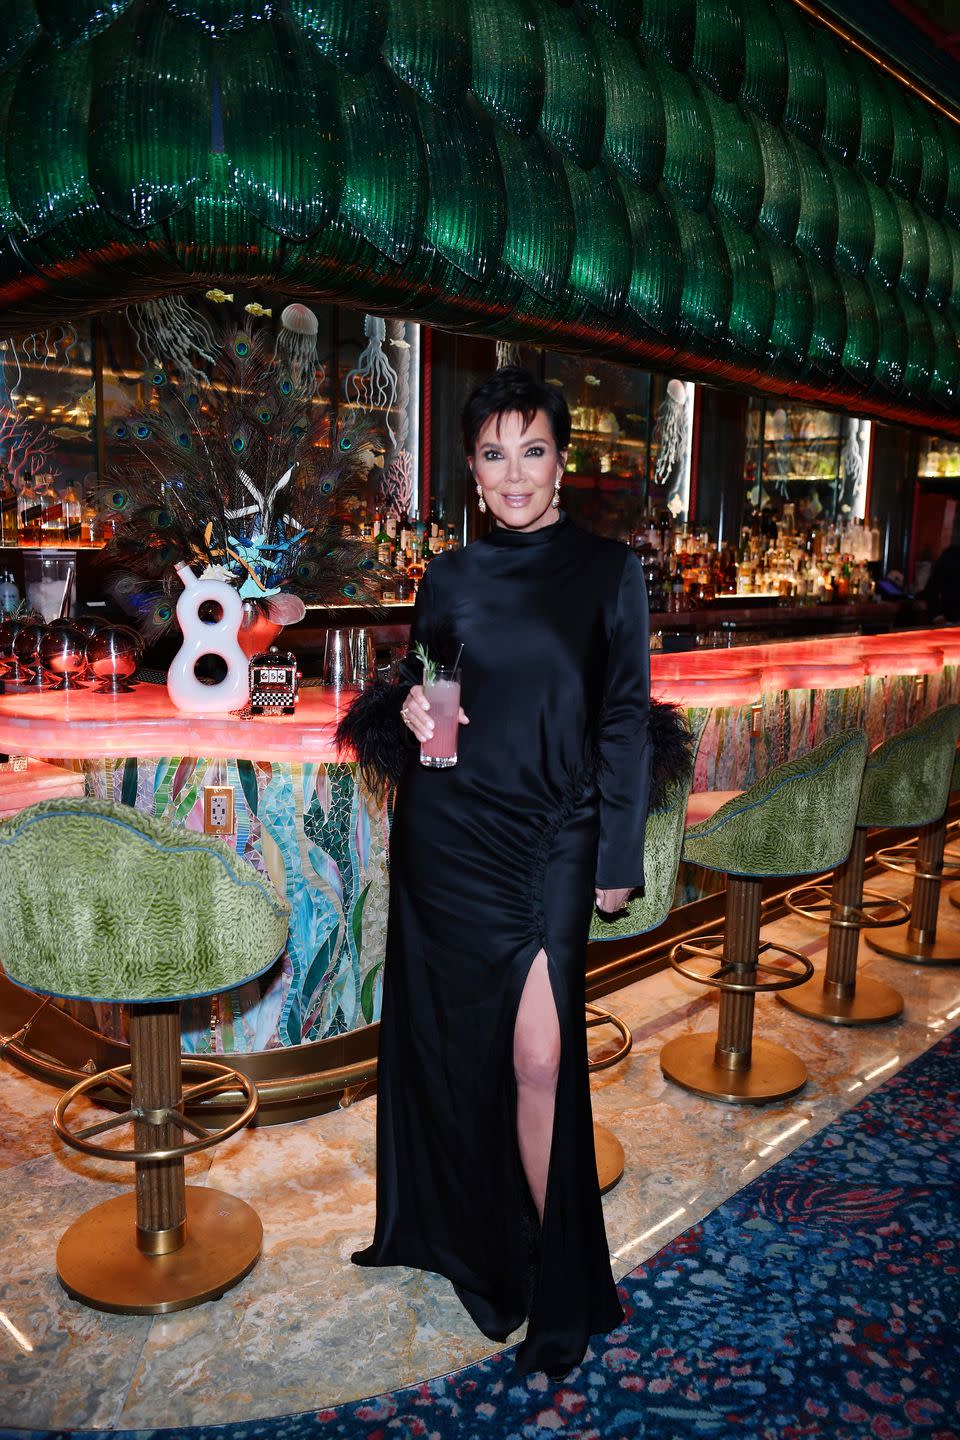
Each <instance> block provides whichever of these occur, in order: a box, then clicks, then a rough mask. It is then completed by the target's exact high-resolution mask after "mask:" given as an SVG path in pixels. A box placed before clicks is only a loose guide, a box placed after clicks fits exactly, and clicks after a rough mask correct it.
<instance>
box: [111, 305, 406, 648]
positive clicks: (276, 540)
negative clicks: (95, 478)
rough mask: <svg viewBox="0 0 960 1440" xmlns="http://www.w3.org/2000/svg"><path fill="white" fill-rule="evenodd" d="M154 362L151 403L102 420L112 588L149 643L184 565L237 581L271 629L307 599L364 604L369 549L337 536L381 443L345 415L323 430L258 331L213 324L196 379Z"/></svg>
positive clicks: (304, 392)
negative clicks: (209, 356) (216, 328)
mask: <svg viewBox="0 0 960 1440" xmlns="http://www.w3.org/2000/svg"><path fill="white" fill-rule="evenodd" d="M196 378H197V377H196V374H195V373H194V374H193V375H186V376H184V375H177V374H173V373H170V372H168V370H167V369H165V368H164V366H163V365H156V366H153V367H150V368H149V369H148V371H147V372H146V379H147V381H148V382H149V386H150V389H151V392H152V403H151V404H150V405H149V407H148V408H147V409H145V410H144V411H143V412H142V413H140V414H136V415H131V416H124V417H122V418H118V419H117V420H115V421H114V422H112V425H111V443H112V450H113V455H114V457H115V459H114V463H113V464H112V466H111V472H110V483H109V485H108V488H107V492H106V517H107V518H108V519H112V520H113V521H114V522H115V523H116V527H117V528H116V533H115V536H114V539H113V540H112V541H111V546H110V552H111V553H110V554H109V556H108V558H109V559H111V560H112V561H113V562H114V565H115V573H114V575H113V577H112V582H111V589H112V591H113V593H114V595H115V597H116V599H117V600H118V602H119V603H120V604H121V605H122V606H123V607H124V608H125V609H126V610H127V611H128V613H132V614H133V615H134V616H135V618H136V619H137V621H138V624H139V625H140V628H141V629H142V630H143V632H144V634H145V635H146V636H147V638H148V639H155V638H157V637H158V636H159V635H160V634H162V633H163V631H164V630H165V629H166V628H167V627H168V626H169V625H170V624H171V623H172V622H173V616H174V603H173V601H174V597H175V596H176V595H177V594H178V593H179V589H180V583H179V581H178V580H177V579H176V574H175V569H174V567H175V566H176V565H178V564H180V563H182V562H185V563H187V564H189V565H192V566H194V567H196V566H198V565H199V567H200V569H201V572H202V575H203V576H209V577H215V578H217V579H221V580H226V581H228V582H229V583H230V584H234V585H236V587H237V589H238V590H239V593H240V595H241V597H242V598H243V599H244V600H245V601H251V602H253V603H254V604H255V605H256V606H257V607H258V608H260V609H262V610H263V611H265V613H266V614H267V615H268V616H269V618H270V619H272V620H274V621H276V622H277V623H278V624H291V623H294V622H295V621H296V620H298V619H301V618H302V617H303V615H304V613H305V605H306V604H308V603H315V604H320V605H324V604H326V605H329V604H335V603H338V602H339V603H342V601H343V599H344V598H346V599H348V600H354V601H360V602H365V603H368V604H375V603H376V594H377V590H378V586H377V585H376V584H375V583H374V582H375V578H376V571H377V565H376V558H375V554H374V551H373V549H372V547H371V546H370V545H369V544H366V543H364V542H362V541H358V540H353V539H349V538H344V535H343V518H344V513H345V512H344V502H345V501H347V500H349V499H350V498H351V497H354V496H356V495H358V494H359V493H360V492H361V491H362V489H364V488H365V484H366V477H367V473H368V471H369V469H370V467H371V465H372V464H374V463H376V457H377V452H378V451H381V450H382V445H381V444H379V443H378V442H377V439H376V437H375V434H374V432H373V430H372V429H371V427H370V426H369V425H368V424H365V423H364V421H363V420H362V418H361V419H359V420H358V419H357V418H356V413H357V412H351V415H350V418H349V420H346V421H344V422H343V423H340V424H338V425H337V426H336V427H334V426H332V424H331V420H330V412H329V411H328V410H325V409H323V408H322V407H321V406H319V405H317V404H316V403H315V402H314V398H313V392H312V391H311V390H310V388H309V387H305V386H304V385H303V384H302V383H298V379H297V375H296V374H295V373H291V371H290V370H289V369H288V368H287V367H285V366H284V365H283V364H281V363H278V359H277V355H276V352H275V351H274V350H273V349H272V348H270V347H269V346H268V344H266V343H265V342H264V339H263V338H262V337H261V334H258V333H254V332H252V331H251V330H249V329H239V330H230V329H229V328H224V330H223V331H222V332H221V334H220V335H219V336H218V337H217V354H216V358H215V363H214V365H213V367H212V370H211V372H210V374H209V377H208V379H207V380H206V382H205V383H204V382H201V383H199V384H195V383H194V381H195V379H196Z"/></svg>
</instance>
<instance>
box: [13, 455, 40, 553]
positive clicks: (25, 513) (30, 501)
mask: <svg viewBox="0 0 960 1440" xmlns="http://www.w3.org/2000/svg"><path fill="white" fill-rule="evenodd" d="M41 480H42V476H41V474H40V470H39V468H38V469H36V470H34V471H33V473H32V474H31V475H30V476H29V477H28V478H27V479H25V480H24V482H23V484H22V485H21V487H20V494H19V496H18V497H17V528H18V530H19V532H20V543H21V544H23V545H39V543H40V520H41V517H42V515H43V506H42V504H41V503H40V500H39V495H38V488H39V486H40V483H41Z"/></svg>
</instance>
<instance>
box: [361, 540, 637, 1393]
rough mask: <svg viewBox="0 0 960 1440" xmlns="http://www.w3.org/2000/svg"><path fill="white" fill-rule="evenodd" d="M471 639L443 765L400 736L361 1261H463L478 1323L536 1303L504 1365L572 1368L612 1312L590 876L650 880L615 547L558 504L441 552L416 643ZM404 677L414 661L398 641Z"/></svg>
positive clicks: (511, 1319)
mask: <svg viewBox="0 0 960 1440" xmlns="http://www.w3.org/2000/svg"><path fill="white" fill-rule="evenodd" d="M418 640H419V641H421V642H422V643H423V644H424V645H426V647H427V649H428V650H429V651H430V653H431V655H434V656H435V657H436V658H438V659H445V658H447V657H448V656H449V658H453V656H455V654H456V651H457V650H458V649H459V647H460V645H461V644H462V645H463V647H464V648H463V658H462V662H461V665H462V691H461V697H462V704H463V708H464V710H465V712H466V714H467V716H468V717H469V720H470V724H469V725H468V726H461V728H460V732H459V760H458V764H457V766H456V768H455V769H449V770H428V769H425V768H424V767H422V766H421V765H420V764H419V763H418V760H417V757H416V752H413V753H412V754H411V757H410V761H409V763H408V764H407V765H406V767H405V769H404V773H403V776H402V778H401V780H400V783H399V786H398V789H397V795H396V806H395V815H394V823H393V830H392V834H391V843H390V911H389V921H388V930H387V948H386V964H385V969H384V990H383V1009H382V1019H381V1025H380V1059H379V1073H378V1088H377V1095H378V1100H377V1104H378V1110H377V1220H376V1233H375V1236H374V1240H373V1243H372V1245H370V1246H369V1248H367V1249H365V1250H362V1251H359V1252H357V1253H356V1254H355V1255H354V1256H353V1259H354V1261H355V1262H356V1263H357V1264H359V1265H409V1266H414V1267H416V1268H418V1269H425V1270H433V1271H436V1272H438V1273H439V1274H441V1275H445V1276H447V1278H448V1279H449V1280H450V1281H452V1283H453V1285H454V1287H455V1289H456V1291H457V1294H458V1295H459V1297H460V1299H461V1301H462V1303H463V1304H464V1306H465V1307H466V1309H467V1310H468V1311H469V1313H470V1315H471V1316H472V1317H473V1320H474V1321H475V1323H476V1324H477V1325H478V1327H479V1328H480V1329H481V1330H482V1331H483V1333H484V1334H485V1335H487V1336H489V1337H490V1338H491V1339H494V1340H504V1339H506V1337H507V1336H508V1335H509V1334H510V1333H511V1331H513V1330H514V1329H516V1327H517V1326H519V1325H520V1324H522V1322H523V1320H524V1318H525V1317H527V1316H529V1324H528V1327H527V1334H526V1338H525V1339H524V1341H523V1342H522V1344H521V1345H520V1347H519V1351H518V1355H517V1368H518V1370H519V1371H520V1372H521V1373H526V1372H528V1371H533V1370H547V1371H549V1372H555V1371H561V1370H566V1369H568V1368H570V1367H572V1366H573V1365H576V1364H577V1363H579V1361H580V1360H581V1359H582V1358H583V1354H584V1351H585V1349H586V1346H587V1342H588V1338H589V1336H590V1335H591V1334H594V1333H599V1332H606V1331H609V1330H611V1329H613V1328H614V1327H615V1326H617V1325H618V1324H619V1323H620V1321H621V1319H622V1310H621V1306H620V1302H619V1300H618V1298H617V1292H616V1287H615V1285H614V1282H613V1278H612V1275H611V1271H610V1261H609V1256H608V1252H607V1242H606V1235H605V1232H604V1225H603V1212H602V1209H601V1202H600V1192H599V1185H598V1181H597V1172H596V1163H595V1158H594V1146H593V1128H592V1115H591V1106H590V1092H589V1086H588V1074H587V1043H586V1029H585V1025H584V991H585V960H586V943H587V933H588V929H589V925H590V919H591V913H592V909H593V905H594V886H595V885H599V886H601V887H603V888H609V889H618V888H621V887H628V886H630V887H632V886H639V885H642V884H643V838H644V828H645V823H646V811H647V800H648V792H649V753H648V752H649V743H648V716H649V659H648V649H649V639H648V621H647V599H646V591H645V588H644V581H643V573H642V570H641V566H640V562H639V561H638V559H637V558H636V556H635V555H634V554H633V553H632V552H631V551H630V550H629V549H628V548H627V547H626V546H624V545H620V544H618V543H616V542H614V541H610V540H604V539H601V538H599V537H598V536H595V535H591V534H588V533H587V532H585V531H583V530H580V529H578V528H577V527H576V526H575V525H574V524H573V523H572V522H571V521H570V520H568V519H567V518H566V517H565V516H564V515H563V514H562V513H561V515H560V518H559V519H558V520H557V521H556V522H555V523H553V524H551V525H548V526H545V527H544V528H542V529H540V530H534V531H531V532H528V533H524V532H517V531H510V530H506V529H496V530H494V531H493V532H492V533H491V534H490V535H489V536H487V537H486V538H484V539H482V540H478V541H476V542H475V543H474V544H472V545H469V546H467V547H466V549H464V550H460V551H455V552H450V553H447V554H444V555H441V556H438V557H437V558H436V559H435V560H434V561H433V562H432V563H431V565H430V568H429V570H428V572H427V574H426V576H425V579H424V582H423V584H422V585H421V587H420V591H419V594H418V596H417V604H416V609H415V613H414V620H413V628H412V638H411V644H413V643H415V642H416V641H418ZM402 675H403V677H404V679H405V683H406V688H407V689H409V686H410V684H412V683H415V682H419V681H420V679H421V669H420V663H419V661H415V660H412V659H411V658H410V657H408V659H407V660H406V661H405V662H404V665H403V667H402ZM541 947H542V948H543V949H544V950H545V951H546V954H547V960H548V972H549V977H550V983H551V987H552V990H553V995H554V999H555V1002H556V1008H557V1015H558V1018H559V1023H560V1036H561V1058H560V1072H559V1079H558V1084H557V1094H556V1108H555V1112H554V1113H555V1118H554V1126H553V1138H552V1149H551V1156H550V1167H549V1175H548V1182H547V1191H546V1201H545V1207H544V1218H543V1226H542V1229H541V1227H540V1225H539V1222H538V1220H537V1214H536V1210H535V1208H534V1207H533V1201H532V1198H531V1196H530V1192H529V1188H528V1186H527V1183H526V1179H525V1176H524V1173H523V1167H522V1165H521V1161H520V1152H519V1148H518V1143H517V1129H516V1082H515V1078H514V1073H513V1031H514V1022H515V1019H516V1014H517V1008H518V1005H519V1002H520V996H521V993H522V990H523V985H524V981H525V980H526V978H527V974H528V972H529V969H530V966H531V963H532V961H533V960H534V957H535V956H536V954H537V952H538V951H539V950H540V949H541Z"/></svg>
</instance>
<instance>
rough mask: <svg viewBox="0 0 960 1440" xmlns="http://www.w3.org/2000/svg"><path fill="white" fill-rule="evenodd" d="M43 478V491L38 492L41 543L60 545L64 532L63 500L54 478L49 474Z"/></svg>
mask: <svg viewBox="0 0 960 1440" xmlns="http://www.w3.org/2000/svg"><path fill="white" fill-rule="evenodd" d="M43 478H44V482H45V483H44V485H43V489H42V490H38V492H37V499H38V500H39V502H40V506H41V512H42V513H41V516H40V541H41V544H44V545H58V544H60V543H61V541H62V540H63V532H64V517H63V500H62V498H61V496H60V494H59V492H58V490H57V488H56V486H55V485H54V483H53V476H52V475H50V474H48V475H45V476H44V477H43Z"/></svg>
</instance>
